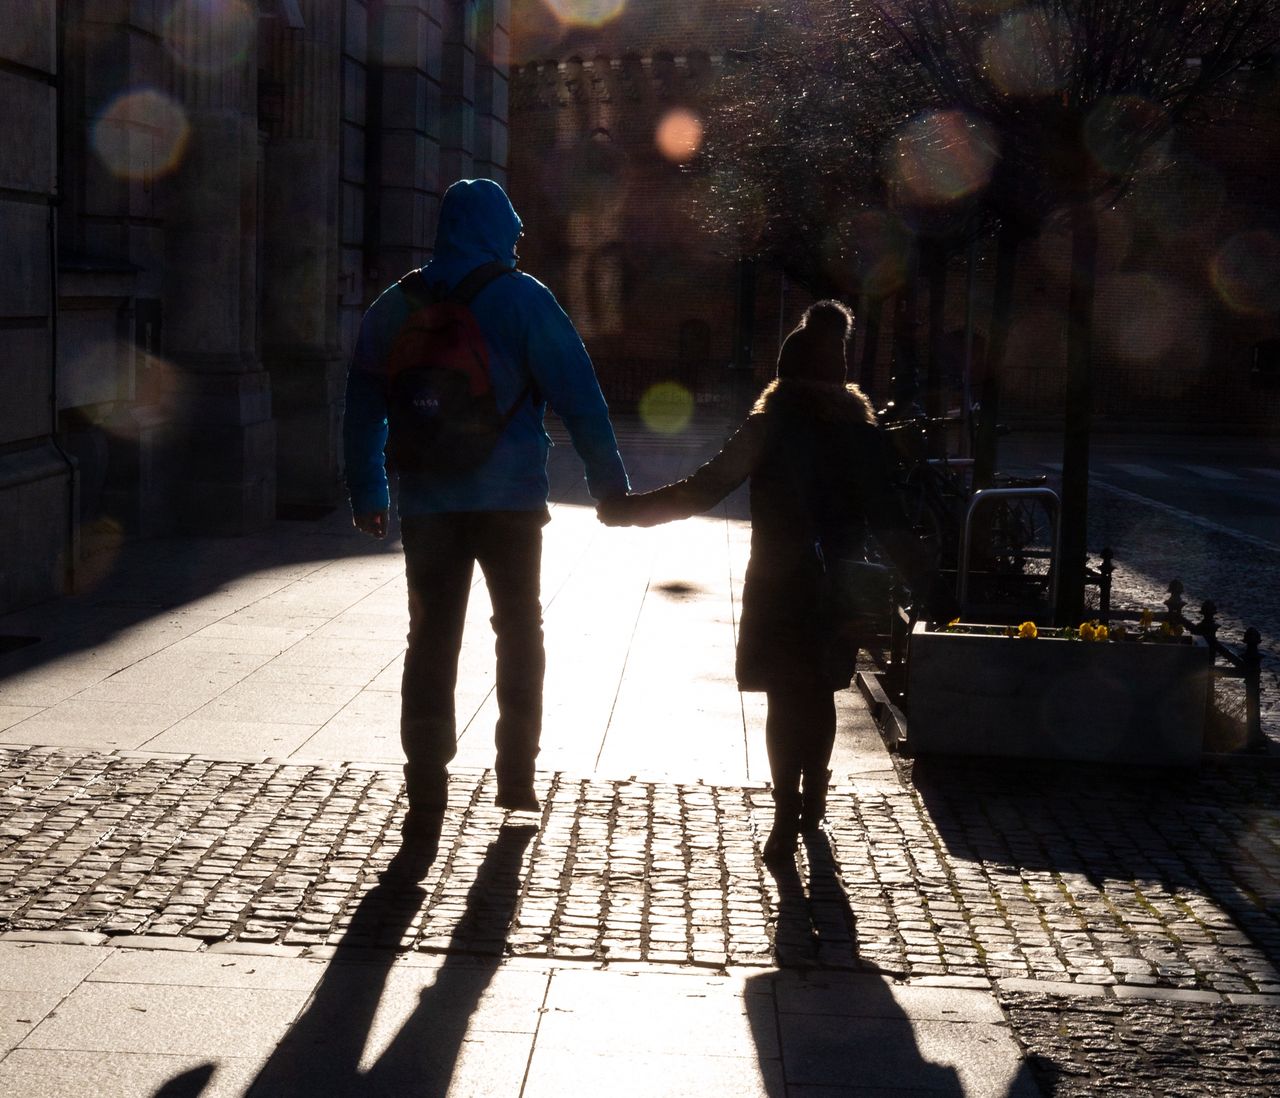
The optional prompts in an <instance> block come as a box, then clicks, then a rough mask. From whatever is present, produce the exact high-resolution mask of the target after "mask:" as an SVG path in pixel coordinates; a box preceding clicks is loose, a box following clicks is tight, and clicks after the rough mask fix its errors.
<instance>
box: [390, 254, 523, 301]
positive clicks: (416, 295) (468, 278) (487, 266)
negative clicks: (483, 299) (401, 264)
mask: <svg viewBox="0 0 1280 1098" xmlns="http://www.w3.org/2000/svg"><path fill="white" fill-rule="evenodd" d="M504 274H515V268H514V267H509V266H508V265H507V264H505V263H503V262H502V261H501V260H498V259H495V260H493V261H491V262H489V263H481V264H480V266H479V267H476V268H474V269H473V270H470V271H468V272H467V273H466V274H465V275H463V277H462V281H461V282H459V283H458V284H457V285H456V286H455V287H454V288H453V289H452V290H450V289H448V287H447V286H446V285H445V284H444V283H443V282H437V283H435V284H434V285H432V284H431V283H429V282H428V281H427V276H426V275H424V274H423V273H422V269H421V268H418V269H417V270H413V271H410V272H409V273H408V274H407V275H405V276H404V277H403V278H401V279H400V282H399V286H400V292H401V293H403V294H404V296H405V300H406V301H407V302H408V305H409V312H410V313H416V312H417V311H418V310H419V309H421V308H424V307H425V306H427V305H432V304H436V303H437V302H441V301H452V302H455V303H456V304H458V305H470V304H471V302H472V300H474V298H475V296H476V295H477V294H478V293H479V292H480V291H481V290H483V289H484V288H485V287H486V286H487V285H489V283H490V282H492V281H494V279H497V278H500V277H501V276H502V275H504Z"/></svg>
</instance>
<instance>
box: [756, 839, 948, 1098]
mask: <svg viewBox="0 0 1280 1098" xmlns="http://www.w3.org/2000/svg"><path fill="white" fill-rule="evenodd" d="M805 855H806V858H805V860H806V862H807V865H808V869H809V880H808V889H807V891H806V888H805V882H804V881H803V880H802V879H801V876H800V873H799V872H798V871H797V869H796V866H795V864H794V863H792V864H790V865H786V866H779V867H771V868H770V873H771V874H772V876H773V879H774V882H775V884H776V885H777V891H778V900H779V903H778V912H777V920H778V921H777V927H776V936H775V953H776V959H777V962H778V965H779V969H780V970H781V971H773V972H765V973H761V974H760V975H758V976H753V977H751V978H750V979H749V980H748V981H747V984H746V996H745V1001H746V1006H747V1016H748V1019H749V1021H750V1023H751V1031H752V1035H753V1037H754V1038H755V1042H756V1048H757V1052H758V1055H759V1058H760V1068H761V1076H762V1078H763V1080H764V1083H765V1088H766V1093H767V1094H768V1095H769V1096H770V1098H786V1094H787V1088H788V1086H790V1087H806V1088H807V1087H815V1088H826V1087H832V1088H838V1089H833V1090H832V1091H831V1093H832V1094H835V1093H841V1094H845V1093H854V1092H855V1091H856V1092H858V1093H862V1091H863V1090H864V1089H866V1090H867V1092H868V1093H871V1092H872V1091H874V1092H875V1093H879V1092H880V1090H879V1089H878V1088H885V1089H886V1091H894V1092H896V1091H897V1089H899V1088H901V1089H903V1090H908V1089H909V1090H912V1091H913V1092H914V1091H915V1090H920V1091H927V1092H928V1093H930V1094H956V1095H958V1094H962V1093H963V1090H962V1087H961V1084H960V1078H959V1075H958V1074H957V1073H956V1071H955V1069H954V1068H951V1067H946V1066H943V1065H940V1064H936V1063H933V1062H931V1061H929V1060H926V1059H925V1058H924V1057H923V1056H922V1055H921V1054H920V1050H919V1047H918V1045H917V1043H916V1038H915V1034H914V1032H913V1030H912V1023H911V1020H910V1019H909V1018H908V1017H907V1014H906V1012H905V1011H904V1010H903V1009H902V1007H900V1006H899V1005H898V1003H897V1002H896V1001H895V1000H894V998H893V995H892V992H891V990H890V986H889V983H888V982H887V981H886V980H885V979H884V978H883V977H881V976H880V975H878V974H874V973H868V972H867V967H868V966H866V965H860V964H859V963H858V958H857V930H856V925H855V920H854V915H853V910H852V908H851V907H850V904H849V899H848V895H847V894H846V893H845V891H844V886H843V884H842V883H841V881H840V879H839V876H838V874H837V872H836V868H835V859H834V858H833V857H832V852H831V847H830V845H829V843H828V841H827V838H826V836H825V835H821V834H819V835H815V836H809V837H807V838H806V840H805ZM795 965H802V966H804V969H803V970H800V971H797V970H796V969H795V968H793V967H792V966H795ZM815 965H817V966H825V965H834V966H837V969H844V970H850V969H861V971H860V972H858V973H857V974H854V973H853V972H849V971H838V970H836V971H833V970H832V969H830V968H825V967H818V968H816V969H815V968H813V967H812V966H815ZM801 972H803V973H804V974H803V975H801ZM775 1050H777V1051H780V1053H781V1061H782V1063H781V1069H782V1070H778V1064H777V1061H776V1060H775ZM814 1093H818V1091H817V1090H815V1091H814ZM822 1093H826V1091H825V1090H822Z"/></svg>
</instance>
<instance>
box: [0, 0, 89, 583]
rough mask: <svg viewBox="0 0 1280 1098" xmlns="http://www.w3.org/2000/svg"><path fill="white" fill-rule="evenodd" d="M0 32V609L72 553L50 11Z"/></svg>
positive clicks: (32, 11)
mask: <svg viewBox="0 0 1280 1098" xmlns="http://www.w3.org/2000/svg"><path fill="white" fill-rule="evenodd" d="M17 9H18V10H16V11H14V12H11V13H10V19H9V24H10V28H11V30H12V27H13V26H15V25H16V26H17V27H18V28H20V29H19V30H18V32H17V33H12V32H11V33H6V34H4V35H0V103H3V104H4V110H5V113H6V115H7V116H9V117H7V118H6V122H5V134H6V138H7V139H6V140H5V142H4V144H3V147H0V241H3V242H4V247H3V251H4V259H3V262H0V392H2V393H3V394H4V396H3V399H0V606H14V605H22V604H24V603H28V602H32V601H34V600H36V599H38V598H40V597H41V596H42V595H43V594H45V593H46V592H48V591H50V590H53V589H55V588H56V587H57V586H58V585H59V584H60V582H61V580H62V576H63V572H64V569H65V566H66V564H67V560H68V555H69V554H70V553H72V552H74V548H75V543H74V540H73V535H74V530H73V526H72V524H71V521H70V520H71V515H72V514H73V511H74V507H75V497H74V489H75V479H74V477H73V476H72V470H73V465H72V462H71V459H69V458H68V457H67V456H66V455H65V454H63V453H62V452H61V451H59V449H58V447H57V445H56V443H55V440H54V409H55V402H56V400H57V389H56V387H55V383H56V378H55V376H54V372H53V370H52V369H51V364H52V362H53V353H54V338H55V326H54V318H55V310H54V306H53V275H54V262H53V248H52V243H53V240H54V232H55V227H56V219H57V211H56V208H55V205H54V200H55V175H56V162H57V147H56V144H55V141H54V135H55V133H56V124H55V117H54V112H55V110H56V106H57V98H56V92H55V82H56V80H57V49H56V25H55V21H54V15H53V7H52V5H50V4H47V3H42V2H41V0H22V2H21V3H19V4H18V5H17Z"/></svg>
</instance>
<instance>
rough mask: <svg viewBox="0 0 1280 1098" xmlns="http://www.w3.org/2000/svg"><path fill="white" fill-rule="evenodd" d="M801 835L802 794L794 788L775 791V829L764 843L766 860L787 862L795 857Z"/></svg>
mask: <svg viewBox="0 0 1280 1098" xmlns="http://www.w3.org/2000/svg"><path fill="white" fill-rule="evenodd" d="M799 837H800V794H799V793H797V792H795V791H794V790H788V791H787V792H785V793H784V792H782V791H780V790H777V789H775V790H774V791H773V830H772V831H770V832H769V837H768V838H767V839H766V840H765V844H764V860H765V861H766V862H785V861H786V860H787V859H789V858H794V857H795V853H796V840H797V839H798V838H799Z"/></svg>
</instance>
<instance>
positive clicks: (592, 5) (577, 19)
mask: <svg viewBox="0 0 1280 1098" xmlns="http://www.w3.org/2000/svg"><path fill="white" fill-rule="evenodd" d="M543 3H545V4H546V5H547V7H549V8H550V9H551V12H552V14H553V15H555V17H556V18H557V19H558V20H560V22H561V23H564V24H567V25H569V26H575V27H603V26H604V25H605V24H606V23H610V22H612V21H613V20H614V19H616V18H618V16H619V15H621V14H622V11H623V9H624V8H625V7H626V6H627V0H543Z"/></svg>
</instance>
